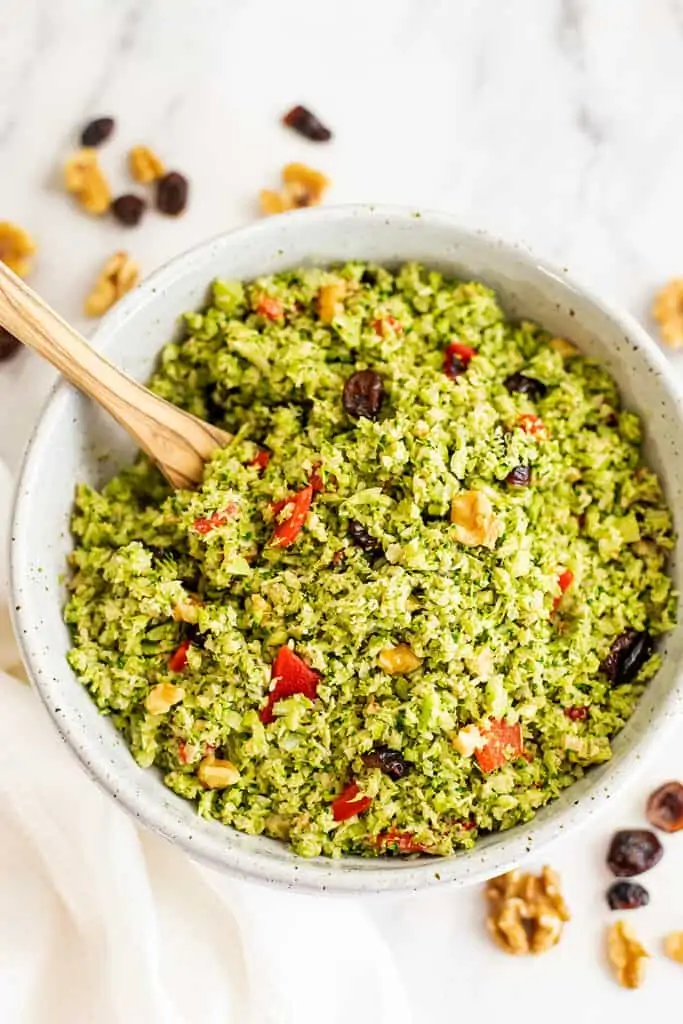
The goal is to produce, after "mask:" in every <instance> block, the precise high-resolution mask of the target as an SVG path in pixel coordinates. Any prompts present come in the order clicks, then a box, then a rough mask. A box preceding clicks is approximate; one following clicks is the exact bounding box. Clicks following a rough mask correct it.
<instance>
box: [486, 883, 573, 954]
mask: <svg viewBox="0 0 683 1024" xmlns="http://www.w3.org/2000/svg"><path fill="white" fill-rule="evenodd" d="M485 895H486V898H487V900H488V901H489V917H488V922H487V924H488V929H489V932H490V933H491V936H492V938H493V940H494V942H495V943H496V944H497V945H498V946H500V948H501V949H502V950H504V951H505V952H506V953H509V954H511V955H512V956H524V955H527V954H529V953H545V952H546V951H547V950H549V949H551V948H552V947H553V946H556V945H557V943H558V942H559V941H560V937H561V935H562V929H563V927H564V924H565V922H566V921H569V919H570V914H569V910H568V908H567V905H566V903H565V902H564V899H563V897H562V893H561V892H560V879H559V877H558V875H557V874H556V873H555V872H554V871H553V870H552V868H549V867H544V868H543V870H542V871H541V874H540V875H532V874H522V873H521V872H520V871H509V872H508V873H507V874H506V875H500V876H499V877H498V878H492V879H491V880H490V881H489V882H487V884H486V891H485Z"/></svg>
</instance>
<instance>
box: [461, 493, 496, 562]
mask: <svg viewBox="0 0 683 1024" xmlns="http://www.w3.org/2000/svg"><path fill="white" fill-rule="evenodd" d="M451 522H452V523H453V525H454V526H455V539H456V540H457V541H459V542H460V543H461V544H467V545H468V546H469V547H478V546H479V545H483V546H484V547H486V548H492V547H493V546H494V544H495V543H496V540H497V539H498V534H499V532H500V525H499V523H498V520H497V519H496V516H495V513H494V511H493V505H492V504H491V502H490V500H489V498H488V497H487V496H486V495H485V494H484V493H483V492H482V491H463V492H462V493H461V494H456V495H455V497H454V498H453V501H452V502H451Z"/></svg>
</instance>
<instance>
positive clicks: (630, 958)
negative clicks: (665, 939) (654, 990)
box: [607, 921, 650, 988]
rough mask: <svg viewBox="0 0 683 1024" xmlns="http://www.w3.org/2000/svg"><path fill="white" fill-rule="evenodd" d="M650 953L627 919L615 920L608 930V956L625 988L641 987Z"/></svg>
mask: <svg viewBox="0 0 683 1024" xmlns="http://www.w3.org/2000/svg"><path fill="white" fill-rule="evenodd" d="M649 956H650V954H649V953H648V952H647V950H646V949H645V948H644V946H643V945H642V944H641V943H640V942H639V941H638V939H637V938H636V936H635V933H634V931H633V928H632V927H631V925H630V924H628V922H627V921H615V922H614V924H613V925H610V928H609V930H608V932H607V957H608V959H609V962H610V964H611V965H612V967H613V969H614V974H615V976H616V979H617V981H618V982H619V984H620V985H623V986H624V988H640V986H641V985H642V984H643V982H644V981H645V964H646V961H647V960H648V958H649Z"/></svg>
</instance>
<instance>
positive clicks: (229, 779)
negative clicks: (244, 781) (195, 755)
mask: <svg viewBox="0 0 683 1024" xmlns="http://www.w3.org/2000/svg"><path fill="white" fill-rule="evenodd" d="M239 777H240V773H239V772H238V770H237V768H235V766H234V764H233V763H232V761H221V760H220V759H219V758H216V757H214V756H213V754H210V755H209V756H208V757H205V758H204V759H203V760H202V761H201V762H200V764H199V768H198V769H197V778H198V779H199V781H200V782H201V783H202V785H203V786H206V788H207V789H225V787H226V786H234V784H235V783H236V782H237V780H238V779H239Z"/></svg>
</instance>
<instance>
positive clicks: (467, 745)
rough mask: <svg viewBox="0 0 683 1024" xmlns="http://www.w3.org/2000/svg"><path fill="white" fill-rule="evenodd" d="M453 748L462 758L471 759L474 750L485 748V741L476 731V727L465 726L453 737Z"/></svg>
mask: <svg viewBox="0 0 683 1024" xmlns="http://www.w3.org/2000/svg"><path fill="white" fill-rule="evenodd" d="M452 742H453V746H454V747H455V749H456V750H457V752H458V753H459V754H462V756H463V757H472V755H473V754H474V752H475V750H479V749H480V748H481V747H485V746H486V743H487V741H486V739H485V738H484V737H483V736H482V734H481V733H480V732H479V730H478V729H477V727H476V725H466V726H465V727H464V728H463V729H461V730H460V732H459V733H456V735H455V736H454V737H453V741H452Z"/></svg>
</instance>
